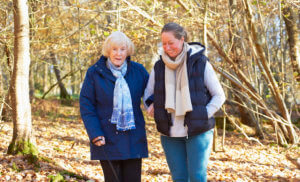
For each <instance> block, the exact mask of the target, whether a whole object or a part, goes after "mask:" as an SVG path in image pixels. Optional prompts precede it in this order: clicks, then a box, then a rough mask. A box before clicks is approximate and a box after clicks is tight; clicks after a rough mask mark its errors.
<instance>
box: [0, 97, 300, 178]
mask: <svg viewBox="0 0 300 182" xmlns="http://www.w3.org/2000/svg"><path fill="white" fill-rule="evenodd" d="M72 105H73V106H62V105H60V102H59V101H57V100H46V101H45V100H36V101H34V104H32V106H33V107H32V116H33V127H34V130H35V136H36V142H37V146H38V149H39V152H40V156H43V157H42V159H40V160H39V161H38V163H36V164H35V165H33V164H29V163H28V162H27V160H26V159H25V158H24V157H23V156H11V155H7V154H6V150H7V147H8V145H9V142H10V140H11V138H12V130H13V129H12V127H13V125H12V122H2V123H0V181H50V179H54V177H55V176H56V177H57V179H58V178H61V179H64V180H65V181H103V173H102V170H101V167H100V164H99V162H98V161H90V160H89V158H90V153H89V141H88V137H87V134H86V132H85V128H84V125H83V123H82V121H81V119H80V116H79V110H78V108H79V107H78V102H74V103H72ZM146 128H147V136H148V146H149V158H147V159H144V160H143V168H142V181H143V182H144V181H149V182H150V181H157V182H164V181H171V177H170V172H169V169H168V166H167V163H166V160H165V157H164V153H163V150H162V148H161V145H160V141H159V134H158V133H157V131H156V129H155V124H154V122H153V120H151V119H149V118H147V124H146ZM219 132H220V133H219V136H221V135H222V131H221V129H220V131H219ZM220 138H221V137H220ZM220 140H221V139H220ZM262 143H263V144H264V146H261V145H259V144H258V143H257V142H254V141H248V140H247V139H246V138H245V137H244V136H243V135H242V134H240V133H238V132H235V131H231V132H226V140H225V152H212V154H211V156H210V161H209V164H208V181H300V170H299V169H297V167H296V166H295V165H294V164H293V163H292V162H291V161H290V160H288V159H287V158H286V155H287V154H288V155H290V156H291V157H294V158H300V149H299V146H294V147H290V148H281V147H278V146H277V145H276V143H275V144H274V143H272V142H270V141H264V142H262ZM218 146H219V148H220V147H221V145H220V144H219V145H218Z"/></svg>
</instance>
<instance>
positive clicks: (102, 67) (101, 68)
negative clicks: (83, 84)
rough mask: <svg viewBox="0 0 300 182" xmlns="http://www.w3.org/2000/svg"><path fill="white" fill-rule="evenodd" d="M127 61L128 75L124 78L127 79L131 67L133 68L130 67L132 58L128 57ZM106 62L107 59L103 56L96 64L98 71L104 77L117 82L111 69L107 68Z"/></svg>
mask: <svg viewBox="0 0 300 182" xmlns="http://www.w3.org/2000/svg"><path fill="white" fill-rule="evenodd" d="M125 61H127V71H126V74H125V76H124V78H126V75H127V74H128V72H129V70H130V67H131V65H130V56H128V57H127V58H126V60H125ZM106 62H107V57H105V56H101V57H100V59H99V60H98V61H97V62H96V64H95V67H96V71H97V72H98V73H99V74H101V75H102V76H103V77H105V78H107V79H109V80H111V81H113V82H115V81H116V77H114V75H113V74H112V72H111V71H110V69H109V68H108V67H107V65H106Z"/></svg>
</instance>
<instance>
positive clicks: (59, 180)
mask: <svg viewBox="0 0 300 182" xmlns="http://www.w3.org/2000/svg"><path fill="white" fill-rule="evenodd" d="M48 178H49V180H50V182H64V181H65V179H64V177H63V176H62V175H61V174H60V173H58V174H57V175H55V176H54V175H49V176H48Z"/></svg>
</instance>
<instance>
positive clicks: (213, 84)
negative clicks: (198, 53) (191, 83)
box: [144, 61, 225, 137]
mask: <svg viewBox="0 0 300 182" xmlns="http://www.w3.org/2000/svg"><path fill="white" fill-rule="evenodd" d="M154 84H155V71H154V69H152V71H151V73H150V77H149V81H148V84H147V87H146V90H145V93H144V94H145V95H144V98H148V97H150V96H151V95H152V94H153V93H154ZM204 84H205V86H206V88H207V89H208V91H209V93H210V95H211V96H212V98H211V100H210V102H209V103H208V104H207V105H206V109H207V116H208V118H211V117H212V116H213V115H214V114H215V113H216V112H217V111H218V110H219V109H220V108H221V106H222V105H223V103H224V102H225V94H224V90H223V88H222V86H221V84H220V82H219V79H218V77H217V75H216V73H215V71H214V69H213V67H212V65H211V64H210V63H209V62H208V61H207V62H206V64H205V70H204ZM171 116H172V122H173V125H172V126H171V128H170V136H171V137H184V136H187V127H186V126H184V124H183V122H184V121H183V120H179V121H174V118H175V116H174V114H173V113H172V114H171Z"/></svg>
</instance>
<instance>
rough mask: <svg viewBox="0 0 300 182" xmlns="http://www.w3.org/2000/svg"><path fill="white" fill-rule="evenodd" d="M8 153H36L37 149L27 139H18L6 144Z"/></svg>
mask: <svg viewBox="0 0 300 182" xmlns="http://www.w3.org/2000/svg"><path fill="white" fill-rule="evenodd" d="M7 153H8V154H12V155H16V154H22V155H35V156H37V155H38V150H37V148H36V146H35V145H34V144H32V143H31V142H30V141H29V140H27V141H24V140H18V141H13V142H12V143H10V144H9V146H8V151H7Z"/></svg>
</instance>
